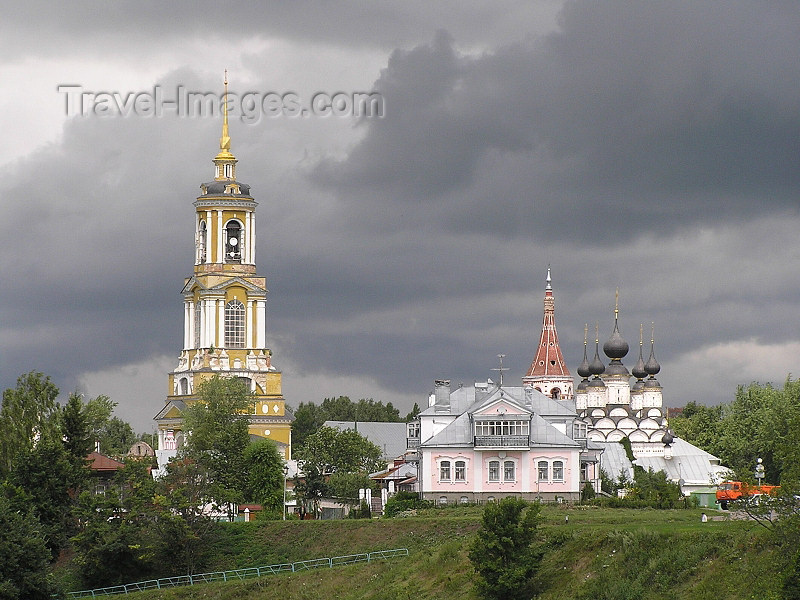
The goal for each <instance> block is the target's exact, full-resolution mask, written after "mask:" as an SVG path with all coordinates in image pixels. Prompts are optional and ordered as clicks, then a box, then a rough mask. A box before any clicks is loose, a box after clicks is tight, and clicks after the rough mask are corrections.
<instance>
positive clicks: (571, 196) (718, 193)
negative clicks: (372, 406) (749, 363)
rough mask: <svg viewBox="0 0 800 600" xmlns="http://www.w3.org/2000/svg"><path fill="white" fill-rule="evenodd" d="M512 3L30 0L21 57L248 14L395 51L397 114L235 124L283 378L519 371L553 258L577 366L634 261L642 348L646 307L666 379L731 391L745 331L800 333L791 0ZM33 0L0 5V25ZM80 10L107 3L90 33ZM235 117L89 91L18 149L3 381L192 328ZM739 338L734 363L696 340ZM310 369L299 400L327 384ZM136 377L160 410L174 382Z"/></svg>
mask: <svg viewBox="0 0 800 600" xmlns="http://www.w3.org/2000/svg"><path fill="white" fill-rule="evenodd" d="M31 6H33V7H34V8H30V7H31ZM339 6H341V5H339ZM442 6H444V8H442ZM496 6H497V5H491V9H489V8H482V7H470V6H469V5H468V4H466V5H464V4H459V7H460V10H455V9H453V10H449V11H448V10H447V8H448V5H447V4H443V5H442V4H438V5H436V4H430V5H429V4H426V5H425V6H422V4H420V5H419V7H418V8H419V10H414V9H413V8H408V7H405V8H403V9H398V8H394V9H390V8H387V5H384V4H379V3H364V4H361V3H358V4H352V5H350V4H345V5H344V8H343V9H341V8H340V9H337V10H336V11H335V12H333V11H332V9H330V8H329V7H330V4H328V3H292V4H291V5H281V6H280V7H279V8H275V7H270V8H269V9H248V10H245V9H241V10H237V8H236V5H229V6H226V11H227V13H228V14H235V15H237V16H236V18H230V19H225V18H222V17H221V16H220V13H219V11H220V8H219V6H218V5H216V4H215V5H213V6H212V5H210V4H207V3H205V4H203V3H201V4H197V5H192V7H191V9H189V8H185V7H183V6H181V5H178V4H175V3H169V4H163V5H162V4H159V5H158V6H157V7H151V6H150V5H149V4H147V3H145V4H142V3H139V4H137V5H135V6H133V7H127V6H121V7H119V8H118V10H121V11H123V12H122V13H119V12H113V13H112V9H111V8H108V7H106V6H105V5H102V6H100V5H98V7H97V10H98V11H100V12H99V13H96V14H93V15H92V16H91V17H89V16H87V14H86V13H84V12H82V10H81V9H80V8H77V9H75V10H66V9H64V11H63V14H59V12H58V11H59V10H60V9H55V10H52V11H47V12H45V13H41V15H40V19H39V21H38V24H39V27H40V29H39V30H40V31H42V32H48V35H49V34H52V35H50V36H49V37H48V36H47V35H44V34H42V36H43V39H42V43H41V45H40V47H39V48H38V49H35V50H32V51H31V56H33V57H38V56H42V55H45V54H49V55H52V54H53V52H54V51H55V50H56V49H58V48H59V46H60V45H63V44H66V43H67V42H74V45H73V46H70V47H68V48H65V49H64V50H63V53H64V54H70V53H72V54H74V55H75V56H80V55H81V53H83V52H85V51H86V48H88V47H90V46H94V47H97V48H104V49H105V50H103V51H107V52H109V53H110V54H112V55H114V57H115V58H118V57H120V56H121V57H123V58H127V59H128V60H134V59H135V55H136V54H137V53H138V52H152V51H153V48H154V47H157V44H156V43H157V42H158V43H162V42H163V43H164V44H165V47H164V52H169V50H170V49H172V48H173V47H172V46H170V45H169V43H174V44H180V43H182V42H184V41H185V40H197V39H202V40H206V39H207V40H208V43H209V44H210V45H213V44H215V43H217V42H219V41H220V40H224V39H226V38H229V37H230V35H231V34H232V32H234V33H236V34H237V35H239V36H242V37H247V36H253V37H255V38H258V37H259V36H263V37H269V36H278V37H281V38H282V39H285V40H288V43H290V44H292V43H295V44H297V46H294V47H295V48H299V47H301V46H304V45H307V42H309V41H311V42H314V43H315V44H316V45H317V47H318V49H319V62H320V64H321V65H322V66H320V65H316V68H319V69H320V71H322V70H325V71H333V72H338V71H336V69H341V70H343V71H346V70H347V68H348V65H347V64H339V63H338V62H335V61H337V60H339V59H338V58H336V59H332V58H330V56H329V55H328V54H327V52H331V53H333V55H335V56H336V57H339V56H341V54H337V53H340V52H341V49H342V48H346V49H348V50H349V49H350V48H354V47H355V48H357V51H356V52H353V51H351V52H352V56H356V55H358V54H360V53H363V52H366V50H365V48H366V47H367V46H369V47H370V48H369V51H370V52H379V51H384V50H385V54H386V59H385V64H384V68H383V71H382V72H380V73H378V72H376V73H371V74H365V75H364V76H363V79H364V81H367V82H371V81H374V82H375V83H374V87H375V89H376V90H379V91H380V92H382V93H383V94H384V95H385V97H386V102H387V105H386V106H387V110H386V116H385V117H384V118H382V119H375V120H369V121H364V122H360V123H357V124H356V125H355V127H352V126H351V121H349V120H333V119H328V120H324V119H306V120H291V119H275V120H266V119H265V120H264V121H262V122H260V123H259V124H257V125H252V126H245V125H244V124H242V123H241V122H240V121H238V120H236V121H233V122H232V123H231V135H232V138H233V151H234V153H235V154H236V156H237V157H238V158H239V161H240V162H239V165H238V173H239V176H240V177H241V179H242V180H244V181H245V182H247V183H250V184H252V186H253V188H252V189H253V193H254V195H255V197H256V199H257V201H258V202H259V207H258V213H257V214H258V271H259V273H260V274H263V275H265V276H266V277H267V284H268V288H269V290H270V294H269V301H268V322H267V328H268V332H267V334H268V339H269V342H270V344H274V345H275V346H276V347H278V348H279V349H280V352H279V353H277V354H276V356H275V362H276V364H277V365H278V366H279V367H280V366H281V365H282V364H284V363H289V364H292V365H293V366H294V368H295V369H296V370H295V372H288V371H287V372H285V373H284V375H285V377H286V378H287V380H289V379H290V378H292V377H294V378H302V377H303V376H304V375H306V374H308V373H311V374H313V375H317V376H320V374H321V376H324V375H325V374H330V375H331V376H332V377H333V376H337V377H341V376H346V377H353V378H359V377H361V378H364V379H365V380H366V378H372V379H374V380H375V381H377V382H378V383H379V384H381V385H383V386H385V387H386V388H390V389H392V390H396V391H399V392H402V393H406V394H409V395H411V396H413V397H414V398H416V399H417V400H418V401H420V402H422V401H424V394H425V393H426V392H427V391H428V390H429V388H430V387H431V384H432V381H433V379H434V378H441V377H448V378H451V379H452V380H453V381H454V382H457V381H464V382H465V383H471V382H472V381H473V380H474V379H480V378H485V377H487V376H490V377H491V376H496V373H495V372H493V371H491V370H490V369H491V368H493V367H496V366H497V358H496V355H497V354H498V353H504V354H507V358H506V359H505V364H506V366H509V367H511V369H512V370H511V371H510V372H509V373H508V374H507V376H508V377H509V378H511V379H514V380H515V381H518V378H519V377H520V376H521V375H522V374H523V372H524V369H525V368H526V367H527V366H528V364H529V363H530V360H531V359H532V357H533V350H534V348H535V345H536V343H537V342H538V334H539V328H540V324H541V310H542V294H543V290H544V276H545V272H546V268H547V265H548V264H552V266H553V276H554V286H555V290H556V298H557V309H556V310H557V322H558V328H559V334H560V338H561V344H562V347H563V350H564V354H565V357H566V359H567V361H568V364H569V365H570V367H571V368H573V370H574V367H575V365H577V364H578V363H579V362H580V358H581V354H582V350H583V335H584V333H583V331H584V329H583V328H584V324H585V323H589V327H590V333H589V336H590V339H593V336H594V322H595V321H599V326H600V334H599V335H600V340H601V344H602V342H603V341H604V340H605V339H606V338H607V336H608V335H609V334H610V332H611V328H612V325H613V323H612V318H613V308H614V290H615V288H616V287H620V304H621V321H620V325H621V327H622V332H623V335H624V336H625V337H626V339H627V340H628V342H629V343H630V345H631V352H630V354H629V356H628V357H627V359H626V364H627V365H628V366H629V367H630V366H631V365H632V364H633V363H634V362H635V359H636V353H637V352H638V348H637V347H636V345H637V342H638V333H639V325H640V324H641V323H644V325H645V338H646V340H648V339H649V323H650V322H651V321H655V322H656V340H657V341H656V348H657V353H658V357H659V359H660V360H661V362H662V364H664V365H665V369H664V372H663V374H662V375H660V376H659V378H660V380H661V381H662V383H664V385H665V398H667V403H668V404H670V405H675V404H680V403H683V402H685V401H687V400H689V399H696V400H698V401H712V402H713V401H721V400H725V399H728V398H729V397H730V396H731V394H732V390H733V389H734V387H735V383H737V382H739V380H738V379H736V378H737V377H758V376H759V375H758V373H759V372H764V371H758V370H757V369H756V368H755V367H754V368H753V370H750V371H748V370H745V369H741V368H739V367H737V365H738V364H739V363H737V362H736V361H735V360H733V358H735V357H736V355H737V353H740V354H743V353H745V352H747V350H748V348H747V345H746V343H745V342H746V341H747V340H754V342H753V343H754V344H756V345H762V346H764V345H766V344H768V343H771V344H777V345H780V344H792V343H795V340H798V339H800V325H797V324H796V323H797V322H798V321H797V319H796V314H797V312H798V309H800V306H798V303H797V298H798V297H800V283H799V282H798V281H797V277H796V273H795V271H796V268H795V267H794V265H796V264H797V261H798V260H800V242H798V241H797V236H796V234H795V232H796V231H797V228H798V227H799V226H800V219H799V218H798V214H797V205H796V202H797V197H798V188H799V187H800V185H798V179H797V178H798V169H797V166H798V165H797V157H798V156H800V154H798V139H799V138H798V134H799V133H800V131H799V127H798V115H800V100H798V97H797V94H796V90H797V89H798V87H800V86H798V84H800V66H799V64H800V61H797V60H796V58H797V56H798V54H799V52H798V50H800V35H798V33H800V31H798V28H799V27H800V25H798V23H799V22H800V15H798V14H796V13H797V11H796V10H795V7H794V5H792V4H785V5H781V4H769V5H761V4H758V5H756V4H754V3H736V2H729V3H725V4H724V5H711V4H701V3H691V4H690V3H662V4H654V3H639V4H636V3H629V2H624V3H602V4H600V3H588V2H580V3H569V4H568V5H567V7H566V9H565V10H564V12H563V13H562V15H561V16H560V30H558V31H556V32H553V33H550V34H549V35H547V36H545V37H541V36H539V35H536V34H538V33H540V32H541V31H543V30H545V29H546V27H545V26H544V25H542V24H540V23H539V22H538V21H537V19H539V18H540V17H539V15H544V16H542V17H541V19H542V21H547V18H549V17H548V16H547V15H550V14H551V13H552V5H551V4H549V3H548V4H546V5H544V8H542V5H536V6H535V7H533V8H527V6H528V3H520V4H519V5H516V4H507V5H505V6H503V7H502V9H501V8H497V7H496ZM36 10H37V9H36V5H35V4H33V5H31V4H26V5H25V6H20V12H19V13H18V15H19V16H14V15H9V17H10V18H9V19H8V20H5V19H4V21H3V25H0V27H4V28H6V31H7V32H8V33H9V37H7V38H5V39H6V40H7V41H6V42H0V44H2V43H6V44H9V43H11V42H12V41H13V40H14V39H15V38H14V36H15V35H17V34H16V33H15V31H16V30H19V31H22V29H21V28H20V26H19V23H20V22H21V21H20V20H21V19H27V18H30V17H31V13H30V12H26V11H36ZM38 10H39V11H41V10H42V9H41V7H39V9H38ZM244 15H246V16H247V18H245V17H244ZM79 23H80V24H86V25H88V24H91V25H92V27H88V26H87V27H85V29H86V31H85V33H81V34H76V31H80V28H79V27H77V24H79ZM436 29H440V30H441V31H439V32H438V33H436V32H435V31H436ZM8 30H10V31H8ZM527 32H533V33H534V35H531V36H529V37H526V35H525V33H527ZM76 37H80V38H81V39H78V40H76V39H75V38H76ZM104 38H105V39H107V40H108V41H109V45H108V46H103V45H102V43H101V42H103V39H104ZM115 39H116V40H117V44H118V45H116V46H115V45H114V44H112V43H111V42H112V41H114V40H115ZM237 39H239V38H237ZM165 40H166V41H165ZM296 40H301V41H300V42H296ZM168 42H169V43H168ZM98 44H100V45H98ZM154 44H155V46H154ZM332 48H335V50H331V49H332ZM375 48H379V49H381V50H375ZM238 51H242V50H241V49H240V50H238ZM246 52H247V56H246V57H245V58H244V59H243V61H244V62H245V63H246V65H247V70H248V72H249V77H250V78H251V80H250V81H248V85H252V88H253V89H258V90H262V91H266V90H270V89H274V88H275V87H276V81H274V80H270V77H274V71H270V70H269V67H270V66H271V65H273V63H274V61H275V57H274V55H273V54H272V52H271V48H262V47H257V46H254V47H253V48H250V47H248V48H247V50H246ZM7 60H13V57H12V58H9V59H7ZM326 61H331V62H326ZM334 63H335V64H334ZM220 64H222V63H220ZM201 67H202V68H209V69H216V68H217V67H218V65H216V64H215V65H202V66H198V65H194V66H192V67H187V68H183V69H179V70H176V71H174V72H171V73H170V74H168V75H167V76H165V77H164V78H163V79H162V81H161V82H160V83H161V84H163V85H164V86H165V87H169V86H172V88H174V87H175V86H176V85H177V84H183V85H185V86H187V88H192V89H210V90H214V89H217V88H218V87H219V82H218V81H217V79H214V80H213V81H212V80H210V79H208V80H206V79H204V78H202V77H201V76H199V75H197V73H196V71H195V69H200V68H201ZM66 75H68V74H66ZM67 80H69V79H64V81H67ZM298 81H300V83H302V84H303V85H305V86H307V87H308V88H309V89H310V88H311V87H313V86H314V85H315V82H309V81H304V80H302V77H299V78H298ZM294 83H295V82H294V81H292V84H294ZM277 84H281V85H282V84H283V82H282V81H279V82H277ZM281 85H277V87H281ZM367 87H369V85H368V84H367ZM54 95H55V92H54ZM58 101H60V100H58ZM218 136H219V122H218V121H217V120H214V119H174V118H172V119H171V118H164V119H142V118H127V119H124V118H111V119H99V118H85V119H72V120H70V121H68V123H67V125H66V127H65V129H64V133H63V136H62V138H61V139H60V140H59V141H58V142H57V143H54V144H52V145H51V146H49V147H46V148H43V149H40V150H38V151H35V152H32V153H30V154H28V155H27V156H26V157H25V158H23V159H21V160H20V161H17V162H15V163H12V164H11V165H6V169H7V170H6V177H5V183H4V188H3V191H2V200H3V208H4V214H5V218H4V219H3V220H2V221H0V235H2V236H3V239H4V240H12V241H13V242H11V243H8V244H7V245H6V247H5V250H4V259H5V260H4V261H2V263H0V277H2V281H3V302H2V306H0V311H2V312H0V325H1V326H2V329H0V331H1V332H2V339H3V351H2V353H0V360H2V377H3V382H2V383H3V384H4V385H6V386H8V385H13V381H14V379H15V378H16V376H17V375H18V374H20V373H22V372H25V371H27V370H30V369H32V368H37V369H40V370H43V371H45V372H47V373H50V374H53V375H54V376H58V377H60V378H61V381H62V382H63V381H67V382H69V381H72V380H74V378H75V377H78V376H79V375H80V374H81V373H83V372H87V371H97V370H103V369H107V370H108V372H109V373H110V375H108V377H113V376H114V372H113V369H114V368H115V367H118V366H121V365H122V366H125V365H130V364H134V363H135V364H143V363H144V362H145V361H146V359H147V358H148V357H151V356H154V355H158V356H163V355H167V356H175V355H177V353H178V352H179V350H180V345H181V341H182V325H183V314H182V303H181V298H180V295H179V291H180V288H181V285H182V283H183V278H184V277H186V276H188V275H189V274H190V273H191V269H192V244H193V212H194V209H193V207H192V202H193V200H194V198H195V196H196V194H197V192H198V185H199V184H200V183H201V182H202V181H206V180H208V179H209V178H210V176H211V163H210V158H211V157H212V156H213V155H214V154H215V153H216V144H217V138H218ZM731 341H732V342H733V343H732V344H730V345H729V346H725V344H727V343H728V342H731ZM722 346H725V348H727V350H726V351H727V352H728V354H725V356H730V357H733V358H731V359H730V360H728V363H727V364H724V365H723V367H724V369H722V370H717V371H714V372H706V371H705V370H704V367H706V364H698V363H697V362H694V361H708V360H710V359H713V358H714V356H715V355H716V354H719V352H717V349H718V347H722ZM785 347H791V346H790V345H787V346H785ZM770 348H772V346H770ZM281 353H282V354H281ZM670 364H675V365H680V366H681V369H680V371H679V372H676V371H675V370H670V369H669V368H668V366H669V365H670ZM142 368H144V367H142ZM725 369H727V370H725ZM737 369H738V370H737ZM771 372H772V371H770V373H771ZM751 373H755V375H751ZM783 375H785V373H784V374H783ZM161 376H163V377H164V380H166V373H164V374H163V375H161V374H160V375H159V377H161ZM780 377H782V375H781V376H780ZM70 378H72V379H70ZM709 380H710V381H711V383H710V384H708V385H709V386H711V387H709V388H704V387H703V385H705V384H706V383H707V382H708V381H709ZM62 387H63V388H65V389H69V388H70V387H71V383H66V384H63V385H62ZM692 390H698V391H697V394H698V397H694V396H691V397H690V396H687V393H691V392H692ZM305 392H306V393H307V394H308V396H307V397H305V398H289V401H290V403H295V404H296V403H297V402H298V401H300V400H308V399H317V400H318V399H320V398H322V397H324V396H326V395H335V394H337V393H338V391H337V390H336V389H319V390H317V389H314V390H305ZM131 393H132V394H133V395H134V396H135V394H136V392H135V391H133V392H131ZM364 395H370V393H369V392H364ZM125 401H128V402H132V401H131V400H125ZM135 401H136V402H137V403H138V402H141V403H142V408H141V409H137V410H140V412H142V414H144V415H145V416H146V417H147V418H149V417H151V416H152V414H153V413H154V412H155V410H157V409H158V407H159V406H160V403H161V402H163V398H161V397H158V398H148V399H140V398H138V397H136V398H135ZM137 406H138V405H137ZM404 408H410V405H409V406H408V407H404Z"/></svg>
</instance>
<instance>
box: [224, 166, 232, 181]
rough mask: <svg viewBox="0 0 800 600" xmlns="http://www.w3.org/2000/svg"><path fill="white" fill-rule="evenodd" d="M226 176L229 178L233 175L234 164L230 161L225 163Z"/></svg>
mask: <svg viewBox="0 0 800 600" xmlns="http://www.w3.org/2000/svg"><path fill="white" fill-rule="evenodd" d="M225 177H227V178H228V179H230V178H231V177H233V165H232V164H230V163H228V164H226V165H225Z"/></svg>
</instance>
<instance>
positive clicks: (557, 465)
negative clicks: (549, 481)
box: [553, 460, 564, 481]
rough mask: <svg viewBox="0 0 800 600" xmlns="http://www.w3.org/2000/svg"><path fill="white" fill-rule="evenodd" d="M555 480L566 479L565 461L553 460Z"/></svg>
mask: <svg viewBox="0 0 800 600" xmlns="http://www.w3.org/2000/svg"><path fill="white" fill-rule="evenodd" d="M553 481H564V461H561V460H554V461H553Z"/></svg>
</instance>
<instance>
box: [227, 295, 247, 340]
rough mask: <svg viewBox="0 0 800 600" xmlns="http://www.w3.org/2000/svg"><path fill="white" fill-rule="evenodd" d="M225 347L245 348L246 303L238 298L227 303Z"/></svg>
mask: <svg viewBox="0 0 800 600" xmlns="http://www.w3.org/2000/svg"><path fill="white" fill-rule="evenodd" d="M225 347H226V348H244V304H242V303H241V302H239V301H238V300H231V301H230V302H228V303H227V304H226V305H225Z"/></svg>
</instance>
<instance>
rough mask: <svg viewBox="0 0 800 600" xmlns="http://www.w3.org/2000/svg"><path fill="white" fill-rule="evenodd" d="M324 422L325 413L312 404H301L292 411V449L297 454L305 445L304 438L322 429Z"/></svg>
mask: <svg viewBox="0 0 800 600" xmlns="http://www.w3.org/2000/svg"><path fill="white" fill-rule="evenodd" d="M325 421H326V413H325V411H324V410H323V409H322V408H320V407H319V406H317V405H316V404H314V403H313V402H301V403H300V406H298V407H297V410H295V411H294V421H293V422H292V447H293V449H294V452H295V453H296V452H298V451H299V450H301V449H302V448H303V446H304V445H305V443H306V438H308V436H310V435H311V434H313V433H314V432H315V431H317V430H318V429H319V428H320V427H322V425H323V423H325Z"/></svg>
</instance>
